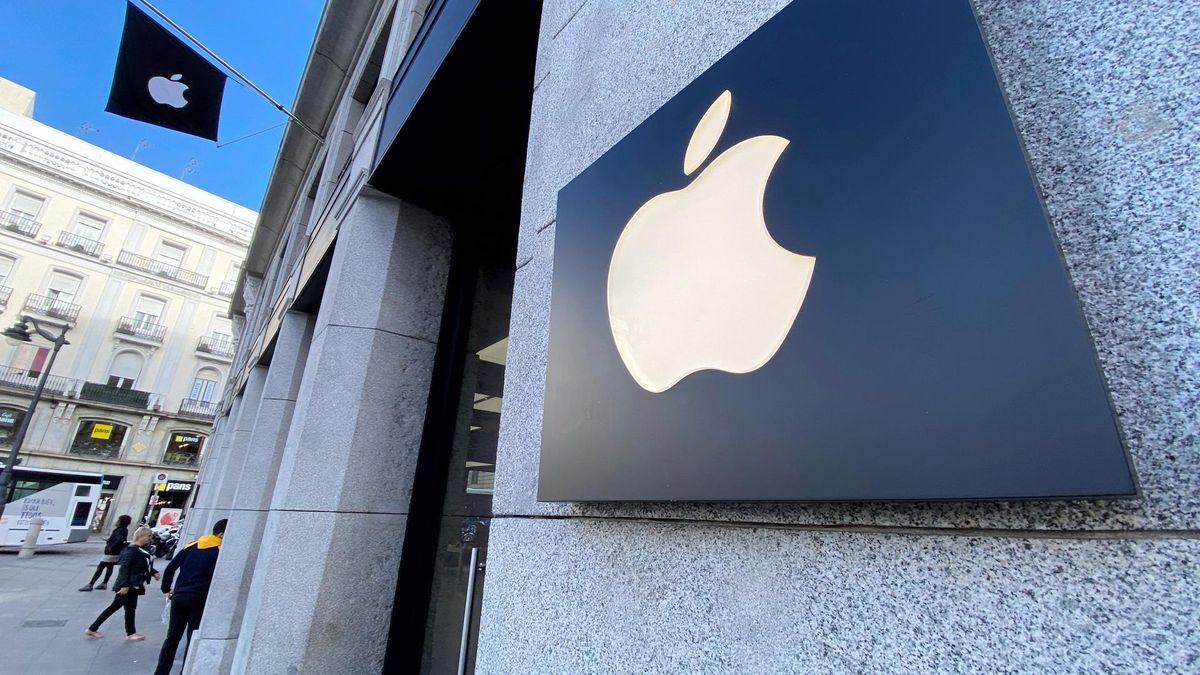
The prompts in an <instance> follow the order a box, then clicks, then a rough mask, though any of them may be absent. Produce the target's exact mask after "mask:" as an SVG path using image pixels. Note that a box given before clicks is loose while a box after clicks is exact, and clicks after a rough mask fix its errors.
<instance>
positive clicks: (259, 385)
mask: <svg viewBox="0 0 1200 675" xmlns="http://www.w3.org/2000/svg"><path fill="white" fill-rule="evenodd" d="M266 379H267V367H266V366H255V367H254V368H252V369H251V370H250V375H249V377H247V378H246V387H245V389H243V390H242V409H241V411H240V412H239V413H238V419H237V424H235V425H233V431H232V433H231V434H230V435H229V447H228V449H227V450H226V453H225V454H226V459H225V461H224V463H223V464H222V468H221V474H220V477H219V479H218V480H219V481H220V482H219V484H218V485H217V486H216V490H215V492H216V494H215V495H214V502H213V518H212V521H213V522H216V521H218V520H220V519H221V518H227V517H228V516H229V509H230V508H232V507H233V496H234V494H236V493H237V487H238V481H239V480H240V479H241V475H242V466H243V464H244V463H245V461H246V449H247V448H248V447H249V445H250V435H251V434H252V433H253V431H254V420H255V419H256V418H257V417H258V407H259V404H260V403H262V392H263V385H264V384H265V383H266ZM200 534H203V533H200Z"/></svg>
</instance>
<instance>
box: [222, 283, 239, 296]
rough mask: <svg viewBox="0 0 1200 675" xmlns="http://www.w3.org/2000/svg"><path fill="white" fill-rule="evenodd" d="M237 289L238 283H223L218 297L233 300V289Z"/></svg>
mask: <svg viewBox="0 0 1200 675" xmlns="http://www.w3.org/2000/svg"><path fill="white" fill-rule="evenodd" d="M236 287H237V282H236V281H223V282H221V287H220V288H218V289H217V295H219V296H221V297H222V298H232V297H233V289H234V288H236Z"/></svg>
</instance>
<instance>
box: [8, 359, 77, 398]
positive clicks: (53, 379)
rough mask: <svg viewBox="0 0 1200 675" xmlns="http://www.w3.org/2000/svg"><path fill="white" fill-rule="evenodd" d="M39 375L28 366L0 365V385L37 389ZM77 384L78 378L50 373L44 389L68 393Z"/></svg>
mask: <svg viewBox="0 0 1200 675" xmlns="http://www.w3.org/2000/svg"><path fill="white" fill-rule="evenodd" d="M41 376H42V374H41V373H40V372H34V371H31V370H29V369H28V368H14V367H12V366H0V386H4V387H12V388H14V389H24V390H26V391H33V390H34V389H37V383H38V378H39V377H41ZM78 386H79V380H73V379H71V378H69V377H62V376H60V375H51V376H50V377H49V378H48V379H47V380H46V389H45V391H46V392H49V393H54V394H59V395H70V394H72V393H73V392H74V391H75V389H76V387H78Z"/></svg>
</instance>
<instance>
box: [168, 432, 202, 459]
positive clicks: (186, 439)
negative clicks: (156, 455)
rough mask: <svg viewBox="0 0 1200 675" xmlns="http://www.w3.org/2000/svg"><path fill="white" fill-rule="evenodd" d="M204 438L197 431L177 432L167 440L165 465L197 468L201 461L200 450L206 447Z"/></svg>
mask: <svg viewBox="0 0 1200 675" xmlns="http://www.w3.org/2000/svg"><path fill="white" fill-rule="evenodd" d="M204 440H205V438H204V436H202V435H200V434H199V433H197V432H195V431H177V432H175V433H173V434H171V436H170V437H169V438H168V439H167V450H166V452H164V453H163V459H162V461H163V464H174V465H176V466H196V464H197V462H199V461H200V449H201V448H203V447H204Z"/></svg>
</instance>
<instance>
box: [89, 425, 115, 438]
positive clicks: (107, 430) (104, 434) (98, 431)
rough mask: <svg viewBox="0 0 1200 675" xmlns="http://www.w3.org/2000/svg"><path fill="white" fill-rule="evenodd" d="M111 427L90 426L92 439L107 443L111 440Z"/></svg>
mask: <svg viewBox="0 0 1200 675" xmlns="http://www.w3.org/2000/svg"><path fill="white" fill-rule="evenodd" d="M112 433H113V425H111V424H94V425H92V438H98V439H100V440H102V441H107V440H108V439H110V438H112Z"/></svg>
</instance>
